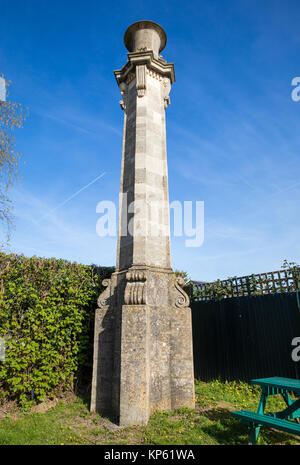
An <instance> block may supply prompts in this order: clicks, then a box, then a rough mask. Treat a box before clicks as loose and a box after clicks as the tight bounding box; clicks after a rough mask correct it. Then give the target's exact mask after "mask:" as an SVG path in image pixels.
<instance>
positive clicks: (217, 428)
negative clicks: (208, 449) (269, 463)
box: [203, 408, 297, 445]
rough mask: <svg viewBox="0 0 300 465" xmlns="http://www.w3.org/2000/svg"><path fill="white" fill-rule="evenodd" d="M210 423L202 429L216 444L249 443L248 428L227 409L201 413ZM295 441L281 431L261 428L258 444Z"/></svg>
mask: <svg viewBox="0 0 300 465" xmlns="http://www.w3.org/2000/svg"><path fill="white" fill-rule="evenodd" d="M203 415H204V416H205V417H206V418H207V419H209V420H210V421H211V422H212V423H211V424H209V425H205V426H203V431H204V432H206V433H207V434H209V435H210V436H211V437H213V438H214V439H215V440H216V441H217V443H218V444H225V445H229V444H234V445H247V444H249V435H250V429H249V428H248V427H247V426H245V425H243V424H242V423H241V421H239V420H237V419H235V418H233V417H232V415H231V413H230V411H229V410H226V409H223V408H215V409H212V410H209V411H207V412H205V413H204V414H203ZM296 441H297V439H296V438H294V437H292V436H291V435H289V434H287V433H283V432H279V431H278V432H277V431H274V430H269V429H266V428H261V430H260V434H259V438H258V444H260V443H263V444H270V445H275V444H291V443H295V442H296Z"/></svg>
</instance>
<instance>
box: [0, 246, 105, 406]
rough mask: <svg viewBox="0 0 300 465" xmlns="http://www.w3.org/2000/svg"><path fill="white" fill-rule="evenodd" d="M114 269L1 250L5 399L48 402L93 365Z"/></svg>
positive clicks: (1, 385)
mask: <svg viewBox="0 0 300 465" xmlns="http://www.w3.org/2000/svg"><path fill="white" fill-rule="evenodd" d="M112 271H113V269H109V268H99V267H98V268H97V267H95V266H87V265H80V264H77V263H71V262H68V261H66V260H58V259H54V258H53V259H42V258H38V257H31V258H27V257H24V256H23V255H14V254H10V255H6V254H4V253H1V252H0V337H1V338H3V339H4V341H5V359H4V361H2V362H0V396H1V397H2V398H9V399H16V400H17V401H18V402H19V403H20V404H21V405H23V406H24V405H28V404H31V403H32V402H33V399H34V400H37V401H42V400H44V399H45V398H47V397H51V396H55V395H57V394H58V393H60V392H62V391H64V390H66V389H70V388H73V387H74V382H75V380H77V379H78V377H79V376H80V373H82V372H84V371H85V370H90V367H91V363H92V352H93V349H92V343H93V323H94V314H95V309H96V307H97V297H98V295H99V293H100V292H101V290H102V288H101V281H102V279H103V278H104V277H107V276H109V275H110V274H111V272H112Z"/></svg>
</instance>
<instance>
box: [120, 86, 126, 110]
mask: <svg viewBox="0 0 300 465" xmlns="http://www.w3.org/2000/svg"><path fill="white" fill-rule="evenodd" d="M119 89H120V92H121V95H122V97H123V100H120V105H121V108H122V110H125V109H126V106H127V94H128V86H127V84H125V82H121V83H120V85H119Z"/></svg>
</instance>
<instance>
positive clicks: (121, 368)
mask: <svg viewBox="0 0 300 465" xmlns="http://www.w3.org/2000/svg"><path fill="white" fill-rule="evenodd" d="M124 40H125V44H126V46H127V48H128V49H129V51H130V53H129V54H128V62H127V63H126V65H125V66H124V67H123V68H122V69H121V70H119V71H115V76H116V79H117V83H118V85H119V88H120V92H121V95H122V99H123V100H121V102H120V104H121V108H122V109H123V110H124V133H123V153H122V168H121V186H120V205H119V236H118V249H117V267H116V272H115V273H114V274H113V275H112V277H111V280H110V281H105V282H104V285H105V286H106V289H105V290H104V292H103V293H102V294H101V295H100V296H99V299H98V305H99V308H98V309H97V310H96V315H95V343H94V368H93V383H92V399H91V410H93V411H98V412H99V413H102V414H105V415H111V416H112V417H113V418H114V419H115V421H118V422H119V423H120V424H122V425H134V424H136V425H137V424H146V423H147V421H148V419H149V416H150V415H151V413H152V412H154V411H156V410H170V409H174V408H179V407H190V408H194V373H193V351H192V328H191V310H190V308H189V299H188V296H187V295H186V293H185V292H184V290H183V288H182V286H183V284H184V283H183V280H182V279H181V278H178V277H176V276H175V274H174V273H173V271H172V268H171V256H170V219H169V205H168V202H169V198H168V171H167V153H166V127H165V109H166V108H167V106H168V105H169V103H170V99H169V92H170V89H171V85H172V83H173V82H174V80H175V74H174V66H173V64H172V63H171V64H168V63H167V62H166V61H165V60H163V59H162V58H161V57H160V56H158V53H159V52H160V51H161V50H162V49H163V48H164V46H165V43H166V35H165V32H164V31H163V29H162V28H161V27H160V26H159V25H157V24H156V23H152V22H151V21H141V22H138V23H135V24H133V25H132V26H130V27H129V28H128V30H127V31H126V34H125V39H124ZM132 202H134V205H133V204H132Z"/></svg>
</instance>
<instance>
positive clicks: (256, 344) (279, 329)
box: [191, 291, 300, 381]
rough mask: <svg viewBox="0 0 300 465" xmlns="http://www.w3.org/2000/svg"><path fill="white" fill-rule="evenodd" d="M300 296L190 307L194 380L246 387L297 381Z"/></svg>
mask: <svg viewBox="0 0 300 465" xmlns="http://www.w3.org/2000/svg"><path fill="white" fill-rule="evenodd" d="M299 300H300V293H299V291H298V299H297V292H288V293H283V294H268V295H261V296H255V297H254V296H248V297H233V298H227V299H219V300H210V301H200V302H193V303H192V304H191V307H192V320H193V345H194V367H195V377H196V378H198V379H201V380H203V381H211V380H213V379H217V378H219V379H221V380H223V381H224V380H228V381H232V380H240V381H249V380H250V379H252V378H258V377H268V376H283V377H288V378H297V379H300V361H299V362H295V361H293V360H292V355H291V354H292V350H293V349H294V347H293V346H292V340H293V338H295V337H300V308H299Z"/></svg>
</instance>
